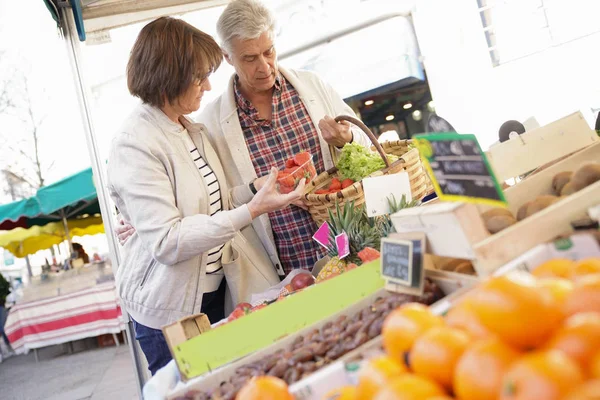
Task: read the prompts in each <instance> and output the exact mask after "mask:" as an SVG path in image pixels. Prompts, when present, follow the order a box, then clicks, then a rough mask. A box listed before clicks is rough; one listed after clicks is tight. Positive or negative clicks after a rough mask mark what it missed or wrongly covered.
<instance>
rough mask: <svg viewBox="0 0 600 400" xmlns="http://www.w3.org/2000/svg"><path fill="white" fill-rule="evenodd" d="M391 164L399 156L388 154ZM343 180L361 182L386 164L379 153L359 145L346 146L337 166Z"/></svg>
mask: <svg viewBox="0 0 600 400" xmlns="http://www.w3.org/2000/svg"><path fill="white" fill-rule="evenodd" d="M387 158H388V160H389V161H390V163H393V162H394V161H397V160H398V157H397V156H394V155H391V154H388V155H387ZM337 168H338V170H339V173H340V176H341V178H342V179H352V180H353V181H355V182H358V181H360V180H361V179H363V178H364V177H366V176H369V175H370V174H372V173H373V172H375V171H378V170H380V169H383V168H385V163H384V162H383V160H382V159H381V156H380V155H379V153H376V152H373V151H371V150H370V149H368V148H366V147H364V146H361V145H360V144H358V143H351V144H346V145H345V146H344V148H343V149H342V151H341V154H340V158H339V161H338V164H337Z"/></svg>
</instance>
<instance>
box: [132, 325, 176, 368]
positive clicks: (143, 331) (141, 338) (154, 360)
mask: <svg viewBox="0 0 600 400" xmlns="http://www.w3.org/2000/svg"><path fill="white" fill-rule="evenodd" d="M133 329H134V330H135V339H136V340H137V341H138V343H139V344H140V347H141V348H142V351H143V352H144V355H145V356H146V361H148V369H149V370H150V373H151V374H152V375H154V374H155V373H156V371H158V370H159V369H161V368H162V367H164V366H165V365H167V364H168V363H169V361H171V359H172V357H171V352H170V351H169V346H168V345H167V341H166V340H165V337H164V336H163V333H162V331H161V330H160V329H153V328H149V327H147V326H145V325H142V324H138V323H137V322H136V321H133Z"/></svg>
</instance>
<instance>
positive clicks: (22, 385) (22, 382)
mask: <svg viewBox="0 0 600 400" xmlns="http://www.w3.org/2000/svg"><path fill="white" fill-rule="evenodd" d="M73 349H74V352H73V353H72V354H68V351H67V350H68V348H67V346H65V345H58V346H50V347H45V348H43V349H39V350H38V357H39V362H36V361H35V357H34V354H33V352H30V353H29V354H26V355H17V356H12V357H9V358H5V359H4V360H3V361H2V362H1V363H0V388H1V390H0V398H2V399H10V400H37V399H46V400H104V399H106V400H121V399H124V400H133V399H138V394H137V389H136V378H135V370H134V367H133V361H132V359H131V356H130V353H129V347H128V346H127V345H123V344H122V345H121V346H119V347H116V346H112V347H104V348H99V347H98V345H97V342H96V339H94V338H92V339H86V340H80V341H77V342H74V343H73Z"/></svg>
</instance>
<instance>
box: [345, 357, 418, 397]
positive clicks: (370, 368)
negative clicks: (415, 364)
mask: <svg viewBox="0 0 600 400" xmlns="http://www.w3.org/2000/svg"><path fill="white" fill-rule="evenodd" d="M405 372H406V367H404V364H400V363H399V362H398V361H396V360H395V359H393V358H391V357H389V356H382V357H378V358H374V359H372V360H370V361H368V362H367V363H366V364H365V365H364V366H363V367H362V368H361V370H360V373H359V375H358V389H357V392H356V395H357V398H358V399H372V398H373V396H375V394H376V393H377V392H378V391H379V390H380V389H381V388H382V387H383V385H384V384H385V383H386V382H388V381H389V380H390V379H391V378H395V377H398V376H400V375H402V374H403V373H405Z"/></svg>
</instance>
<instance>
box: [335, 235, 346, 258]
mask: <svg viewBox="0 0 600 400" xmlns="http://www.w3.org/2000/svg"><path fill="white" fill-rule="evenodd" d="M335 245H336V246H337V251H338V257H339V258H340V260H341V259H342V258H344V257H347V256H348V254H350V240H349V239H348V234H347V233H346V232H342V233H340V234H339V235H337V236H336V237H335Z"/></svg>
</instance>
